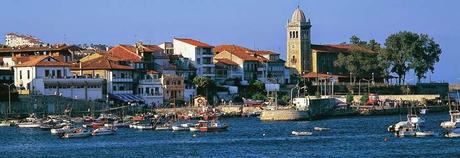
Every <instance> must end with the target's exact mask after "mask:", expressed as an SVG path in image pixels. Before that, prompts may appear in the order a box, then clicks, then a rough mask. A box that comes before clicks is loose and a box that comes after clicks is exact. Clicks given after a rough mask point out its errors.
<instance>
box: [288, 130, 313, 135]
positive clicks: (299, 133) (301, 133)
mask: <svg viewBox="0 0 460 158" xmlns="http://www.w3.org/2000/svg"><path fill="white" fill-rule="evenodd" d="M291 134H292V135H295V136H310V135H312V134H313V133H312V132H307V131H292V132H291Z"/></svg>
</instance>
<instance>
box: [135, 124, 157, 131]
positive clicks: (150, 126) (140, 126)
mask: <svg viewBox="0 0 460 158" xmlns="http://www.w3.org/2000/svg"><path fill="white" fill-rule="evenodd" d="M135 129H140V130H152V129H153V126H152V125H136V127H135Z"/></svg>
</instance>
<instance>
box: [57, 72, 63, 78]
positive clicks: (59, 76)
mask: <svg viewBox="0 0 460 158" xmlns="http://www.w3.org/2000/svg"><path fill="white" fill-rule="evenodd" d="M61 77H62V76H61V70H57V78H61Z"/></svg>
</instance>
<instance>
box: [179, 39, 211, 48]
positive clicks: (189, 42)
mask: <svg viewBox="0 0 460 158" xmlns="http://www.w3.org/2000/svg"><path fill="white" fill-rule="evenodd" d="M174 39H175V40H179V41H182V42H185V43H188V44H191V45H194V46H197V47H202V48H212V47H213V46H211V45H209V44H207V43H203V42H200V41H197V40H194V39H190V38H174Z"/></svg>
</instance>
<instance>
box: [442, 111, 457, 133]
mask: <svg viewBox="0 0 460 158" xmlns="http://www.w3.org/2000/svg"><path fill="white" fill-rule="evenodd" d="M449 115H450V120H449V121H444V122H441V127H442V128H444V129H453V128H456V127H457V123H459V122H460V111H458V110H449Z"/></svg>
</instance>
